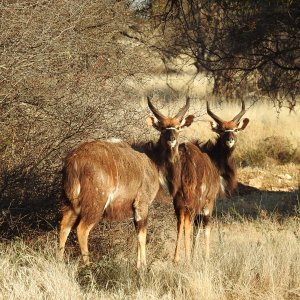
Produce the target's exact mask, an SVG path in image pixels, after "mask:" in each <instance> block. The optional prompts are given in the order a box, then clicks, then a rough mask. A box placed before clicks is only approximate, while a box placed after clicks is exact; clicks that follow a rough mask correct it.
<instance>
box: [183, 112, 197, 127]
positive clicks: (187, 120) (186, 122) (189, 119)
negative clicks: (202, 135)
mask: <svg viewBox="0 0 300 300" xmlns="http://www.w3.org/2000/svg"><path fill="white" fill-rule="evenodd" d="M194 118H195V117H194V116H193V115H189V116H187V117H186V118H185V119H183V120H182V121H181V123H180V127H184V126H186V127H189V126H191V124H192V123H193V121H194Z"/></svg>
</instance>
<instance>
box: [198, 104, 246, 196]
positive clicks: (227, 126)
mask: <svg viewBox="0 0 300 300" xmlns="http://www.w3.org/2000/svg"><path fill="white" fill-rule="evenodd" d="M206 105H207V113H208V115H209V116H211V117H212V118H213V120H214V121H215V123H214V122H210V125H211V129H212V130H213V131H214V132H216V133H217V135H218V136H217V138H216V140H215V141H212V140H209V141H208V142H206V143H205V144H202V145H201V144H199V143H198V146H199V148H200V149H201V151H202V152H205V153H207V154H208V156H209V157H210V158H211V160H212V161H213V163H214V164H215V166H216V167H217V169H218V171H219V174H220V176H221V188H222V192H223V193H224V194H225V195H226V196H227V197H230V196H231V194H232V192H233V190H234V189H235V188H236V186H237V178H236V168H235V165H234V159H233V155H232V154H233V152H234V149H235V147H236V143H237V133H238V132H239V131H241V130H244V129H245V128H246V127H247V125H248V123H249V119H248V118H245V119H243V121H242V124H241V126H240V120H241V118H242V116H243V115H244V114H245V113H246V110H245V102H244V101H242V109H241V111H240V112H239V113H238V114H237V115H236V116H235V117H234V118H233V119H232V120H231V121H224V120H222V119H221V118H220V117H218V116H217V115H216V114H214V113H213V112H212V111H211V109H210V107H209V103H208V102H207V104H206Z"/></svg>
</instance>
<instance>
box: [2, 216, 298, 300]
mask: <svg viewBox="0 0 300 300" xmlns="http://www.w3.org/2000/svg"><path fill="white" fill-rule="evenodd" d="M167 221H171V220H167ZM229 223H230V224H229ZM169 225H170V224H168V222H165V221H163V222H162V223H160V224H159V227H160V230H166V231H168V230H170V227H169ZM174 225H175V224H174ZM174 227H175V226H174ZM173 229H174V230H175V228H173ZM299 229H300V228H299V219H297V218H290V219H286V220H285V221H284V222H283V223H282V224H279V223H278V222H276V221H274V220H271V219H267V220H257V221H255V222H249V221H246V220H244V221H243V222H236V221H233V220H231V221H230V222H229V220H225V219H223V220H222V221H219V222H218V223H217V224H216V228H215V230H214V231H213V242H212V255H211V258H210V259H209V260H208V261H205V260H204V259H203V257H204V256H203V253H202V246H203V245H202V239H200V240H199V241H200V242H199V243H198V246H197V247H196V248H195V251H194V257H193V261H192V262H191V263H190V264H186V263H185V262H181V263H179V264H178V265H174V264H173V263H172V261H171V256H168V257H167V258H163V256H164V255H165V254H166V253H168V252H170V248H172V251H173V246H174V243H169V242H168V241H166V243H165V244H164V246H163V248H161V247H160V246H158V245H160V244H159V243H158V245H155V239H154V241H152V243H151V245H148V258H149V267H148V269H147V270H144V271H142V272H137V271H136V269H135V266H134V259H133V257H135V249H134V250H133V251H132V255H131V254H130V255H129V256H130V257H129V259H128V260H126V259H124V257H123V258H122V253H120V254H121V256H116V257H110V258H108V257H107V256H106V257H104V258H100V259H99V260H94V263H93V264H92V266H91V267H90V268H88V269H86V268H83V267H82V266H81V264H80V262H79V260H78V259H77V258H70V257H69V260H67V262H66V263H65V264H64V263H58V262H57V261H56V259H55V251H56V243H55V239H54V237H53V233H51V234H48V235H47V236H44V237H39V238H37V239H36V240H35V241H33V242H32V243H30V244H28V243H26V242H25V241H24V240H17V241H14V242H11V243H3V242H2V243H1V244H0V252H1V257H0V266H1V268H0V295H1V297H0V298H2V299H297V298H298V297H300V277H299V272H300V251H299V249H300V247H299V246H300V245H299V244H300V240H299V238H300V236H299ZM123 235H124V233H123ZM132 246H133V247H135V242H134V243H133V245H132ZM118 251H119V252H122V249H118ZM123 255H124V256H126V255H127V253H123ZM157 256H159V258H156V259H153V257H157Z"/></svg>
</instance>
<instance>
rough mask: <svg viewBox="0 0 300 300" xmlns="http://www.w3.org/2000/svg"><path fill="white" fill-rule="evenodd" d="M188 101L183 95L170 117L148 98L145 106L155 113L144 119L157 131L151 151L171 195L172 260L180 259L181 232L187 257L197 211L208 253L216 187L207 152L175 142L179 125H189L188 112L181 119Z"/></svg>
mask: <svg viewBox="0 0 300 300" xmlns="http://www.w3.org/2000/svg"><path fill="white" fill-rule="evenodd" d="M189 103H190V101H189V98H187V102H186V106H185V107H184V108H183V109H182V110H181V114H180V118H178V116H175V117H174V118H170V117H166V116H164V115H163V114H162V113H161V112H159V111H158V110H157V109H156V108H155V107H154V106H153V104H152V103H151V101H150V99H149V98H148V105H149V108H150V109H151V111H152V112H153V114H154V116H155V117H156V120H155V119H154V118H150V119H148V121H149V122H148V124H149V125H152V126H153V127H154V128H155V129H157V130H158V131H160V133H161V136H160V139H159V141H158V143H157V144H156V145H155V146H154V151H153V152H154V153H155V159H156V161H157V165H158V166H159V168H160V172H161V174H163V175H164V178H165V181H166V183H167V185H168V189H169V191H170V194H171V196H172V198H173V204H174V209H175V213H176V217H177V240H176V247H175V255H174V260H175V262H177V261H179V259H180V255H179V245H180V241H181V238H182V235H183V233H184V245H185V255H186V258H187V260H190V257H191V229H192V225H193V221H194V218H195V216H196V215H199V214H203V226H204V234H205V240H206V255H209V238H210V228H211V225H210V220H211V216H212V212H213V208H214V204H215V200H216V198H217V196H218V195H219V191H220V176H219V172H218V169H217V168H216V166H215V164H214V163H213V162H212V161H211V159H210V158H209V156H208V155H207V154H205V153H203V152H201V151H200V149H199V148H198V147H197V146H196V145H195V144H193V143H184V144H179V142H178V136H179V132H180V129H181V128H182V127H184V126H190V125H191V124H192V122H193V119H194V117H193V116H192V115H190V116H188V117H187V118H185V119H183V115H184V114H185V113H186V111H187V110H188V107H189Z"/></svg>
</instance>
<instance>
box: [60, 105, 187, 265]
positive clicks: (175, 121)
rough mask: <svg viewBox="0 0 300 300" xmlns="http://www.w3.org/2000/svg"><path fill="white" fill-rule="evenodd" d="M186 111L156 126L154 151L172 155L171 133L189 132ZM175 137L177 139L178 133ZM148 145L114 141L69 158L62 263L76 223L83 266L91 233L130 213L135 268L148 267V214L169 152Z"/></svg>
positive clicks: (65, 176) (86, 148)
mask: <svg viewBox="0 0 300 300" xmlns="http://www.w3.org/2000/svg"><path fill="white" fill-rule="evenodd" d="M150 106H151V103H150ZM187 108H188V106H187V105H185V106H184V107H183V108H181V109H180V110H179V112H178V113H177V115H176V116H175V117H174V118H172V119H171V118H166V119H164V121H162V122H161V123H160V124H157V125H155V126H157V129H159V130H160V132H161V135H160V138H159V141H158V145H161V144H164V145H165V144H168V145H169V146H170V149H171V148H173V146H174V145H175V144H176V143H177V140H175V139H174V137H173V134H170V133H171V132H173V128H175V127H176V128H179V127H183V126H189V122H190V121H189V119H188V118H187V119H186V120H185V121H182V120H183V116H184V114H185V113H186V111H187ZM149 120H150V122H151V120H152V119H151V118H150V119H149ZM149 120H148V122H149ZM175 133H176V136H177V135H178V130H177V129H175ZM151 145H152V143H149V144H148V146H147V147H146V146H142V147H141V146H140V145H135V146H133V147H130V146H129V145H128V144H127V143H125V142H120V141H117V140H112V141H92V142H86V143H83V144H81V145H79V146H78V147H77V148H75V149H74V150H73V151H71V152H70V153H69V154H68V155H67V157H66V159H65V164H64V168H63V187H64V194H65V205H64V209H63V217H62V220H61V226H60V234H59V257H60V258H61V259H62V258H63V255H64V249H65V243H66V240H67V238H68V235H69V233H70V231H71V229H72V227H73V226H74V225H75V223H78V226H77V236H78V241H79V245H80V249H81V254H82V257H83V261H84V262H85V263H86V264H87V263H88V262H89V251H88V236H89V233H90V231H91V230H92V228H93V227H94V226H95V225H96V224H97V223H98V222H99V221H100V220H101V219H103V218H108V219H122V218H125V217H129V216H130V215H131V214H132V213H133V217H134V224H135V227H136V230H137V236H138V257H137V267H138V268H139V267H140V266H145V265H146V251H145V244H146V231H147V217H148V210H149V206H150V204H151V203H152V202H153V200H154V198H155V196H156V194H157V192H158V190H159V186H160V184H159V182H162V183H163V182H164V180H161V178H163V176H162V168H161V159H160V151H168V149H166V148H161V147H158V148H156V147H152V146H151ZM133 148H135V149H136V150H138V151H136V150H134V149H133Z"/></svg>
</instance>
